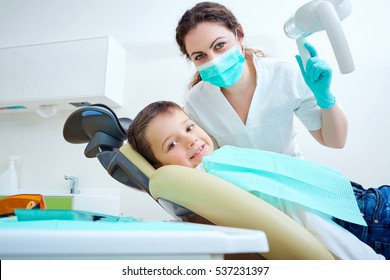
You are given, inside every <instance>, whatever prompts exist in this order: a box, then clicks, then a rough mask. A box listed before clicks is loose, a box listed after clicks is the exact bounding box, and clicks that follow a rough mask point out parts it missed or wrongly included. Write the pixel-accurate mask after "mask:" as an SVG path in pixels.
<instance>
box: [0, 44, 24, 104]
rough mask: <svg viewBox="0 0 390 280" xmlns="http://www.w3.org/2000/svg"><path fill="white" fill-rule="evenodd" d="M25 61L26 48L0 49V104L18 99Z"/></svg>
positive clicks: (20, 93) (20, 92)
mask: <svg viewBox="0 0 390 280" xmlns="http://www.w3.org/2000/svg"><path fill="white" fill-rule="evenodd" d="M26 62H27V48H23V47H20V48H7V49H0V104H2V103H3V102H10V101H19V100H21V99H22V95H23V83H24V75H25V68H26Z"/></svg>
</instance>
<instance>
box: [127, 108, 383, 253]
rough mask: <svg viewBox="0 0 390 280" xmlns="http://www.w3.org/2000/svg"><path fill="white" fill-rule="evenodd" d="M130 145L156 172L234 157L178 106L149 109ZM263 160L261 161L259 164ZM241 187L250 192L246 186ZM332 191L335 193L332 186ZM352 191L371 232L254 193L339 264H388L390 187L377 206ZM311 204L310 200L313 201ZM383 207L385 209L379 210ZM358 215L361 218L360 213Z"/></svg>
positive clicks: (137, 121)
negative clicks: (342, 261)
mask: <svg viewBox="0 0 390 280" xmlns="http://www.w3.org/2000/svg"><path fill="white" fill-rule="evenodd" d="M128 141H129V143H130V144H131V145H132V146H133V147H134V149H135V150H137V151H138V152H139V153H140V154H142V155H143V156H144V157H145V158H146V159H147V160H148V161H149V162H150V163H151V164H152V165H153V166H154V167H155V168H158V167H160V166H164V165H183V166H187V167H191V168H202V164H207V163H208V161H209V160H210V159H213V157H214V155H215V154H217V156H218V153H219V154H222V155H223V154H224V152H225V153H228V152H231V149H229V147H227V148H228V149H227V150H224V149H225V147H222V148H220V149H218V150H216V151H215V152H213V151H214V147H213V141H212V140H211V138H210V137H209V136H208V135H207V134H206V133H205V132H204V131H203V130H202V129H201V128H200V127H198V126H197V125H196V124H195V123H194V122H193V121H191V120H190V119H189V118H188V116H187V115H186V114H185V113H184V111H183V110H182V108H181V107H180V106H179V105H177V104H176V103H173V102H169V101H159V102H154V103H152V104H150V105H148V106H146V107H145V108H144V109H143V110H142V111H141V112H140V113H139V114H138V115H137V116H136V118H135V119H134V120H133V122H132V123H131V125H130V127H129V130H128ZM240 151H241V152H243V153H245V152H246V151H249V152H250V153H251V154H252V153H256V156H259V155H260V156H263V155H264V156H265V157H266V156H269V155H270V154H269V153H270V152H264V154H262V153H263V152H262V151H260V150H250V149H240ZM272 154H275V155H276V156H277V157H279V156H283V157H288V160H293V161H296V164H297V165H298V166H301V165H302V164H307V167H308V168H311V167H312V166H313V164H311V163H309V162H307V161H304V160H302V159H297V158H293V157H289V156H285V155H280V154H276V153H271V155H272ZM245 159H246V158H245ZM262 159H263V158H261V160H262ZM261 160H260V158H259V160H258V162H259V164H260V162H261ZM236 161H237V160H236ZM244 161H245V160H244V157H242V158H240V163H239V164H241V163H244ZM316 168H317V167H316ZM319 168H323V169H324V170H325V171H326V172H328V171H330V172H333V171H332V170H330V169H328V168H326V167H322V166H319ZM206 169H207V168H206ZM275 174H276V173H275ZM276 175H277V174H276ZM245 176H247V175H245ZM224 179H226V178H224ZM233 183H235V182H233ZM240 187H244V188H245V186H240ZM263 187H264V186H262V188H263ZM313 187H315V186H313ZM329 187H330V188H331V187H332V186H329ZM285 189H286V192H288V185H285ZM352 189H353V190H354V192H355V196H356V199H357V200H358V205H359V207H360V211H362V212H363V214H364V218H365V220H366V222H367V224H368V226H361V225H356V224H354V223H350V222H346V221H344V220H340V219H334V218H333V219H332V218H329V217H330V216H329V215H324V214H323V213H321V212H319V211H316V210H312V208H311V207H310V208H308V207H307V205H301V204H299V203H295V202H293V201H289V200H288V199H284V198H280V197H277V196H272V195H269V194H267V193H265V194H262V193H261V191H260V193H259V192H256V191H253V192H252V191H251V192H252V193H253V194H255V195H258V196H260V197H261V198H262V199H264V200H266V201H267V202H269V203H271V204H272V205H274V206H275V207H277V208H278V209H280V210H281V211H283V212H284V213H286V214H287V215H289V216H290V217H291V218H293V219H294V220H295V221H296V222H298V223H299V224H301V225H302V226H304V227H305V228H306V229H307V230H308V231H310V232H311V233H312V234H313V235H315V236H316V237H317V238H318V239H319V240H320V241H321V242H322V243H323V244H324V245H325V246H326V247H327V248H328V250H329V251H330V252H331V253H332V254H333V255H334V256H335V257H336V258H338V259H381V258H383V256H381V255H379V254H383V255H384V256H385V257H386V258H389V257H390V249H389V243H390V241H389V239H390V225H389V219H390V217H389V211H390V207H389V202H388V190H389V187H388V186H383V187H381V188H378V189H375V191H376V193H377V194H378V195H380V198H378V199H377V200H375V201H374V204H372V201H373V200H372V195H371V194H372V192H371V190H372V189H370V190H364V189H363V188H362V187H359V186H358V185H356V184H354V183H353V187H351V186H349V190H350V192H351V193H352V194H353V192H352ZM385 191H387V193H385ZM382 192H383V195H382ZM308 199H309V200H310V197H309V198H308ZM367 199H370V201H369V202H367ZM379 202H381V203H382V204H383V205H379ZM355 204H356V203H355ZM378 209H380V212H379V213H378V214H379V215H377V216H376V217H375V219H373V221H371V217H372V213H371V212H373V210H378ZM358 214H359V215H360V213H358ZM386 219H387V220H386ZM335 221H337V222H338V223H340V224H342V226H343V227H345V228H347V229H348V230H349V231H351V232H352V233H353V234H355V235H358V233H357V232H356V230H355V229H356V228H357V229H359V230H360V231H361V232H360V235H358V238H360V239H361V240H362V241H363V242H365V243H367V244H368V245H370V246H371V247H372V248H370V247H369V246H367V245H366V244H364V243H363V242H361V241H359V239H358V238H356V237H355V236H354V235H353V234H351V233H350V232H348V231H346V230H344V229H343V228H342V227H340V226H339V225H337V224H336V222H335ZM362 233H364V234H362ZM367 233H368V234H367ZM345 244H348V246H345ZM373 244H374V245H373ZM379 244H380V246H379ZM373 249H374V250H375V251H376V253H378V254H376V253H375V252H374V250H373Z"/></svg>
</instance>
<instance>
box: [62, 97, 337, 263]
mask: <svg viewBox="0 0 390 280" xmlns="http://www.w3.org/2000/svg"><path fill="white" fill-rule="evenodd" d="M130 123H131V119H129V118H118V117H117V116H116V114H115V113H114V112H113V111H112V110H111V109H110V108H109V107H107V106H105V105H103V104H95V105H90V106H86V107H81V108H79V109H77V110H76V111H74V112H73V113H72V114H71V115H70V116H69V117H68V118H67V120H66V122H65V124H64V128H63V136H64V138H65V140H66V141H68V142H70V143H74V144H87V146H86V148H85V151H84V154H85V156H86V157H88V158H94V157H97V158H98V160H99V161H100V163H101V164H102V165H103V167H104V168H105V169H106V170H107V172H108V173H109V174H110V175H111V176H112V177H113V178H115V179H116V180H117V181H119V182H121V183H123V184H125V185H126V186H129V187H131V188H134V189H137V190H139V191H142V192H146V193H147V194H149V195H150V196H151V197H152V198H153V199H154V200H155V201H156V202H157V203H159V204H160V205H161V206H162V207H163V208H164V209H165V210H166V211H167V212H168V213H170V214H171V215H172V216H173V217H175V218H177V219H178V220H182V219H184V218H186V217H189V216H191V215H194V214H197V215H199V216H201V217H203V218H204V219H206V220H208V221H210V222H211V223H213V224H215V225H218V226H226V227H236V228H247V229H256V230H262V231H264V232H265V234H266V235H267V238H268V243H269V247H270V251H269V252H268V253H262V256H263V257H264V258H266V259H279V260H289V259H297V260H298V259H307V260H317V259H329V260H330V259H334V258H333V256H332V254H331V253H330V252H329V251H328V250H327V249H326V247H325V246H324V245H322V243H320V242H319V241H318V240H317V239H316V238H315V237H314V236H313V235H312V234H311V233H309V232H308V231H307V230H306V229H304V228H303V227H301V226H300V225H298V224H297V223H296V222H295V221H293V220H292V219H291V218H290V217H288V216H287V215H285V214H284V213H282V212H281V211H279V210H278V209H276V208H275V207H273V206H271V205H270V204H268V203H266V202H264V201H262V200H261V199H259V198H257V197H255V196H254V195H252V194H250V193H248V192H246V191H244V190H242V189H240V188H238V187H237V186H235V185H233V184H230V183H228V182H226V181H224V180H222V179H220V178H218V177H216V176H214V175H211V174H208V173H206V172H202V171H200V170H197V169H193V168H188V167H183V166H174V165H169V166H163V167H160V168H158V169H155V168H154V167H153V166H152V165H151V164H149V162H148V161H146V160H145V159H144V158H143V157H142V156H141V155H140V154H139V153H137V152H136V151H135V150H133V148H132V147H131V146H130V144H128V143H127V142H126V140H127V135H126V134H127V128H128V127H129V125H130Z"/></svg>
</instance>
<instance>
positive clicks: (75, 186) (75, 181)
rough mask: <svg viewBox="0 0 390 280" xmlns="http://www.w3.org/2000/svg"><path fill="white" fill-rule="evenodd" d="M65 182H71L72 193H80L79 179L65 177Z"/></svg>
mask: <svg viewBox="0 0 390 280" xmlns="http://www.w3.org/2000/svg"><path fill="white" fill-rule="evenodd" d="M64 178H65V180H69V182H70V193H72V194H76V193H79V188H78V186H79V178H77V177H74V176H69V175H65V177H64Z"/></svg>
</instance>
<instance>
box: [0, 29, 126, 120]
mask: <svg viewBox="0 0 390 280" xmlns="http://www.w3.org/2000/svg"><path fill="white" fill-rule="evenodd" d="M125 67H126V52H125V50H124V49H123V48H122V47H121V46H120V45H119V44H118V43H117V42H116V41H115V40H114V39H113V38H111V37H109V36H107V37H100V38H92V39H83V40H74V41H64V42H55V43H48V44H39V45H29V46H21V47H15V48H3V49H0V107H2V109H3V110H0V111H3V112H4V111H10V110H7V108H8V109H12V108H14V107H13V106H23V107H26V108H25V109H19V110H18V111H35V110H37V108H38V107H39V106H45V105H55V106H57V107H58V108H59V109H72V108H75V105H76V106H78V105H80V104H85V103H91V104H92V103H104V104H106V105H108V106H110V107H118V106H121V105H123V90H124V79H125Z"/></svg>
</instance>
